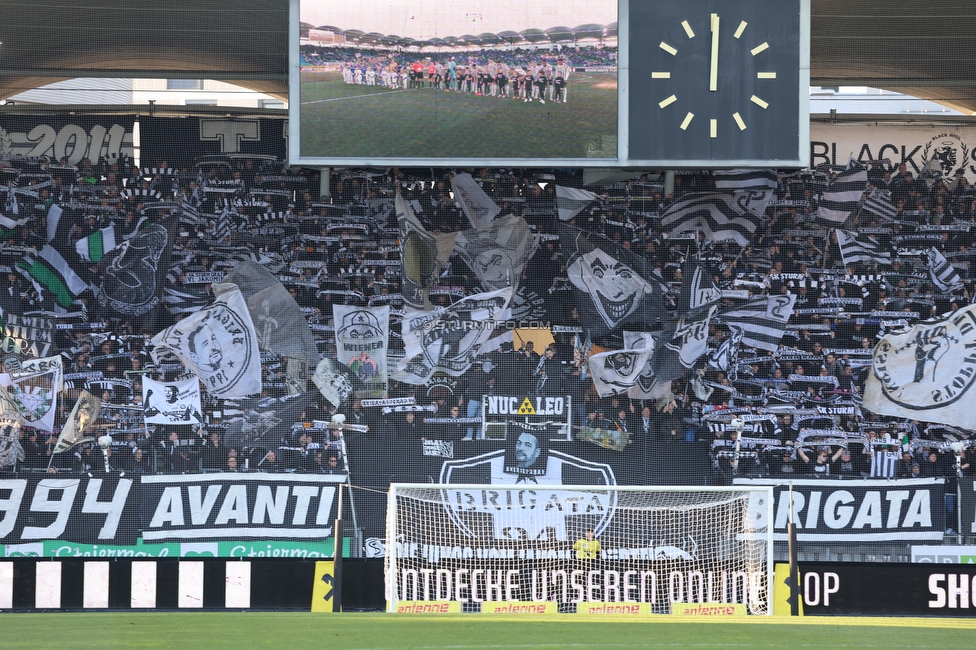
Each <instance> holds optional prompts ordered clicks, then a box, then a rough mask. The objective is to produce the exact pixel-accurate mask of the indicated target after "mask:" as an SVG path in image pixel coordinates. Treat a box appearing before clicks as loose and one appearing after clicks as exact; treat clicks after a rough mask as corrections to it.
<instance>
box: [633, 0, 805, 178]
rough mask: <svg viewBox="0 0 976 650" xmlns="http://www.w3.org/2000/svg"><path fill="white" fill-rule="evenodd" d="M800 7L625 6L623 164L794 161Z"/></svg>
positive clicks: (780, 2)
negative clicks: (626, 151) (626, 152)
mask: <svg viewBox="0 0 976 650" xmlns="http://www.w3.org/2000/svg"><path fill="white" fill-rule="evenodd" d="M805 4H806V3H804V2H802V1H801V0H682V1H680V2H668V1H658V0H654V1H653V2H633V3H631V5H630V12H631V18H630V20H631V26H632V28H631V32H630V48H629V56H630V76H629V87H630V100H629V107H630V141H629V145H630V158H631V159H635V160H668V161H675V163H676V164H680V162H681V161H705V162H714V163H715V164H716V165H719V164H722V163H724V162H741V161H750V160H754V161H766V162H767V163H768V162H771V161H777V160H782V161H796V160H798V158H799V151H800V142H799V139H800V133H801V129H800V120H801V119H808V118H807V117H806V114H805V111H803V112H801V108H802V107H801V102H800V78H801V75H800V25H801V20H800V19H801V8H802V7H803V5H805ZM807 7H808V5H807Z"/></svg>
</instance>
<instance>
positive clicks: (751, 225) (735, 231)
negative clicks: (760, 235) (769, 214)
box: [661, 192, 761, 246]
mask: <svg viewBox="0 0 976 650" xmlns="http://www.w3.org/2000/svg"><path fill="white" fill-rule="evenodd" d="M760 221H761V216H760V215H758V214H755V212H754V211H752V210H747V209H744V208H743V206H740V205H739V204H738V203H737V201H736V197H735V196H732V195H730V194H720V193H707V192H706V193H694V194H688V195H686V196H685V197H683V198H681V199H680V200H678V201H676V202H675V203H674V205H672V206H671V207H670V208H668V209H667V211H666V212H665V213H664V214H663V215H661V227H662V228H663V229H664V231H665V232H666V233H668V234H669V235H675V234H677V233H679V232H685V231H688V230H701V231H704V233H705V235H706V236H707V237H708V239H710V240H712V241H726V240H731V241H734V242H736V243H737V244H739V246H746V245H748V244H749V241H750V239H751V238H752V235H753V233H755V232H756V228H757V227H758V226H759V222H760Z"/></svg>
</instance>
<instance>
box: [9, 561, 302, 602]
mask: <svg viewBox="0 0 976 650" xmlns="http://www.w3.org/2000/svg"><path fill="white" fill-rule="evenodd" d="M314 577H315V562H314V561H312V560H283V559H269V560H235V559H206V560H187V559H179V560H177V559H172V560H170V559H144V560H143V559H128V558H116V559H104V560H102V559H70V560H67V559H66V560H40V559H38V560H35V559H16V560H2V559H0V611H3V610H20V611H24V610H31V611H32V610H98V609H188V610H192V609H206V610H222V609H234V610H239V609H274V610H304V611H308V609H309V605H310V603H311V600H312V585H313V582H314Z"/></svg>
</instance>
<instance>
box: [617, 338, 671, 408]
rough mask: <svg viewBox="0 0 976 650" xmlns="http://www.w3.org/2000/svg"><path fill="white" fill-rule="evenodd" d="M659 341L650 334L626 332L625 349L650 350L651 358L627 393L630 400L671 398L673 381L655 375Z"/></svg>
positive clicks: (645, 363)
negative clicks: (656, 352)
mask: <svg viewBox="0 0 976 650" xmlns="http://www.w3.org/2000/svg"><path fill="white" fill-rule="evenodd" d="M657 343H658V340H657V338H656V337H655V336H654V335H653V334H650V333H649V332H624V347H625V348H627V349H641V348H649V349H650V350H651V356H649V357H648V359H647V360H646V361H645V362H644V366H643V367H642V368H641V371H640V373H639V374H638V375H637V381H635V382H634V385H633V386H631V388H630V389H629V390H628V391H627V396H628V397H630V399H654V400H657V399H662V398H664V397H670V396H671V381H670V380H661V379H659V378H658V377H657V376H656V375H655V374H654V364H653V360H654V348H655V346H656V345H657Z"/></svg>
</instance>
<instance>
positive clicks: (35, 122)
mask: <svg viewBox="0 0 976 650" xmlns="http://www.w3.org/2000/svg"><path fill="white" fill-rule="evenodd" d="M134 123H135V119H134V118H133V117H132V116H124V115H111V116H101V115H97V116H96V115H68V116H64V117H59V116H56V115H31V116H27V115H6V114H5V115H0V158H2V157H3V156H5V155H13V156H27V157H28V158H35V157H40V156H47V157H48V158H50V159H52V160H55V161H58V160H61V159H62V158H67V159H68V164H69V165H77V164H78V163H79V162H81V161H82V160H84V159H86V158H87V159H88V160H90V161H91V162H92V164H95V165H97V164H98V163H99V162H101V161H103V160H104V161H107V162H109V163H112V162H115V161H116V160H118V159H119V158H120V157H121V156H123V155H125V156H128V157H129V158H130V159H131V158H132V155H133V154H132V126H133V124H134Z"/></svg>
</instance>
